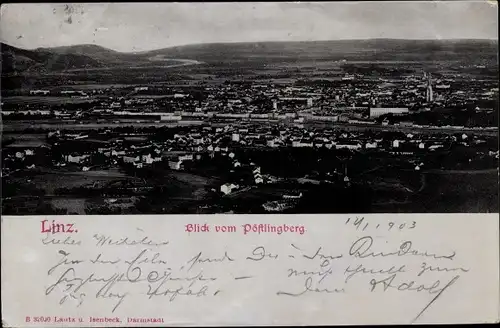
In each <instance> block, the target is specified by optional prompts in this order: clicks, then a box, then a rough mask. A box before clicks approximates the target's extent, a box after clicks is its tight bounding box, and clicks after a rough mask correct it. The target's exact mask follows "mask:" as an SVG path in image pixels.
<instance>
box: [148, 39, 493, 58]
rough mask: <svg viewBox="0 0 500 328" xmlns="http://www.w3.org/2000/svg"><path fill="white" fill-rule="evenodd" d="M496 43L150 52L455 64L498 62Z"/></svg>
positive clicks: (236, 46)
mask: <svg viewBox="0 0 500 328" xmlns="http://www.w3.org/2000/svg"><path fill="white" fill-rule="evenodd" d="M497 52H498V42H497V41H496V40H399V39H370V40H335V41H302V42H253V43H211V44H196V45H186V46H179V47H171V48H165V49H159V50H153V51H150V52H149V54H150V55H153V54H154V55H163V56H165V57H170V58H185V59H195V60H200V61H204V62H211V61H224V60H245V61H247V60H262V59H266V60H270V61H273V60H293V61H295V60H302V59H308V60H339V59H344V58H348V59H349V60H363V59H364V60H436V61H437V60H454V59H457V58H464V56H466V57H467V56H474V57H480V58H484V59H494V60H496V58H497Z"/></svg>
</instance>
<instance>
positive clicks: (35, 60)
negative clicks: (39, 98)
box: [0, 43, 103, 74]
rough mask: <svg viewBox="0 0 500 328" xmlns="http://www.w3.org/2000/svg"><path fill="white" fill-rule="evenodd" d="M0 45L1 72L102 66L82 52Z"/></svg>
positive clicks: (48, 70) (44, 70) (45, 70)
mask: <svg viewBox="0 0 500 328" xmlns="http://www.w3.org/2000/svg"><path fill="white" fill-rule="evenodd" d="M0 47H1V48H0V50H1V52H2V74H9V73H15V72H50V71H59V70H66V69H71V68H84V67H102V66H103V63H101V62H100V61H99V60H97V59H95V58H92V57H90V56H88V55H83V54H74V53H57V52H53V51H50V50H48V49H38V50H25V49H20V48H16V47H13V46H10V45H7V44H5V43H1V44H0Z"/></svg>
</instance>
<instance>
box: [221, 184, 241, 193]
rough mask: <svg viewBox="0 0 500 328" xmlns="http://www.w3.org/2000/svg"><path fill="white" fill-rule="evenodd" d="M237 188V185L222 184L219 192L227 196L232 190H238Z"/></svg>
mask: <svg viewBox="0 0 500 328" xmlns="http://www.w3.org/2000/svg"><path fill="white" fill-rule="evenodd" d="M238 188H239V186H238V185H235V184H233V183H225V184H223V185H222V186H220V191H221V192H222V193H223V194H224V195H228V194H230V193H231V192H233V190H235V189H238Z"/></svg>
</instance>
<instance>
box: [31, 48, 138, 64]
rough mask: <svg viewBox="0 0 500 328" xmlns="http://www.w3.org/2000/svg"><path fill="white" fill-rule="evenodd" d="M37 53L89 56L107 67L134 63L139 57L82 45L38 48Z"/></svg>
mask: <svg viewBox="0 0 500 328" xmlns="http://www.w3.org/2000/svg"><path fill="white" fill-rule="evenodd" d="M36 51H46V52H50V53H54V54H60V55H65V54H71V55H80V56H88V57H90V58H93V59H95V60H98V61H99V62H101V63H103V64H105V65H120V64H124V63H128V62H130V61H134V60H136V59H138V58H139V57H138V56H136V55H135V54H133V53H125V52H118V51H116V50H112V49H108V48H104V47H101V46H98V45H94V44H81V45H74V46H63V47H54V48H37V49H36Z"/></svg>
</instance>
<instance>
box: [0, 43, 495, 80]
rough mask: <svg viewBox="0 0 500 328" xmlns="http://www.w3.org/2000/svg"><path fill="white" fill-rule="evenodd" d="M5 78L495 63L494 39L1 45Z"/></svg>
mask: <svg viewBox="0 0 500 328" xmlns="http://www.w3.org/2000/svg"><path fill="white" fill-rule="evenodd" d="M1 47H2V74H9V73H26V72H28V73H30V72H41V73H43V72H53V71H63V70H70V69H81V68H101V67H102V68H104V67H121V66H123V67H124V68H126V67H128V66H148V65H154V63H153V62H154V61H155V60H154V58H156V60H157V59H158V58H160V59H161V58H165V59H173V60H175V59H191V60H198V61H202V62H205V63H208V64H216V63H218V64H224V65H227V64H228V63H231V62H245V63H249V62H260V63H262V62H266V63H273V62H297V61H302V60H306V61H311V60H314V61H316V60H326V61H330V60H341V59H348V60H349V61H356V60H372V61H373V60H391V61H398V60H415V61H453V60H463V61H469V62H470V61H472V60H474V61H477V60H488V61H493V62H494V63H496V62H497V52H498V42H497V41H496V40H399V39H398V40H396V39H370V40H336V41H302V42H250V43H210V44H195V45H186V46H178V47H170V48H164V49H158V50H152V51H146V52H141V53H123V52H118V51H115V50H111V49H107V48H104V47H101V46H97V45H91V44H84V45H75V46H65V47H55V48H38V49H35V50H25V49H19V48H16V47H12V46H10V45H7V44H1Z"/></svg>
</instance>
